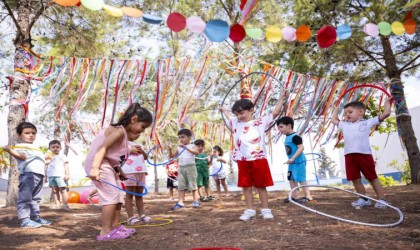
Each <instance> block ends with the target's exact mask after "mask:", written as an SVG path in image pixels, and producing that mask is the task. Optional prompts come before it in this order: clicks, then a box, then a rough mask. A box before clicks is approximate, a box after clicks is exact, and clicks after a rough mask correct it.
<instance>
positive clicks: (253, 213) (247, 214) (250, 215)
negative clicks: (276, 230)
mask: <svg viewBox="0 0 420 250" xmlns="http://www.w3.org/2000/svg"><path fill="white" fill-rule="evenodd" d="M256 215H257V211H255V209H247V210H245V212H244V213H243V214H242V215H241V217H239V219H240V220H241V221H248V220H250V219H252V218H254V217H255V216H256Z"/></svg>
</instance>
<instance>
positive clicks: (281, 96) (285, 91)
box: [280, 88, 290, 98]
mask: <svg viewBox="0 0 420 250" xmlns="http://www.w3.org/2000/svg"><path fill="white" fill-rule="evenodd" d="M289 94H290V93H289V91H288V90H287V89H286V88H283V90H282V91H281V94H280V98H285V97H287V96H289Z"/></svg>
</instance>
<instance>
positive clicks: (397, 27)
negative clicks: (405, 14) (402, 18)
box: [391, 22, 405, 36]
mask: <svg viewBox="0 0 420 250" xmlns="http://www.w3.org/2000/svg"><path fill="white" fill-rule="evenodd" d="M391 29H392V32H394V34H395V35H397V36H401V35H402V34H404V32H405V28H404V25H403V24H402V23H401V22H393V23H392V24H391Z"/></svg>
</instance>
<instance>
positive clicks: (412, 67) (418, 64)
mask: <svg viewBox="0 0 420 250" xmlns="http://www.w3.org/2000/svg"><path fill="white" fill-rule="evenodd" d="M418 66H420V63H417V64H414V65H413V66H411V67H408V68H406V69H404V70H403V71H401V73H402V72H404V71H407V70H410V69H414V68H416V67H418Z"/></svg>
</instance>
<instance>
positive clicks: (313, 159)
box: [290, 153, 321, 164]
mask: <svg viewBox="0 0 420 250" xmlns="http://www.w3.org/2000/svg"><path fill="white" fill-rule="evenodd" d="M307 155H315V156H318V157H317V158H315V157H312V159H309V160H308V159H307V160H306V161H300V162H292V163H290V164H301V163H304V162H307V161H315V160H318V159H321V154H318V153H306V154H305V156H307Z"/></svg>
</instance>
